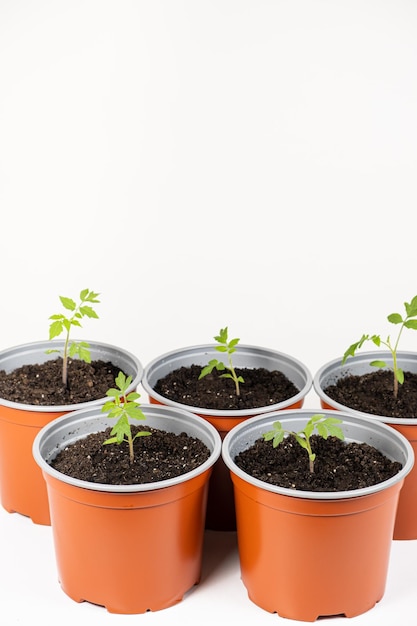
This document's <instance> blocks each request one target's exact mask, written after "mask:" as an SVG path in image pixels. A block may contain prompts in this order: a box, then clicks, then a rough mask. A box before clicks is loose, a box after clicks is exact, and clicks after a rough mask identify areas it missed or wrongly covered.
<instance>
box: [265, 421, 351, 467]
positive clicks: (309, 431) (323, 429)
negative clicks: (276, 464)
mask: <svg viewBox="0 0 417 626" xmlns="http://www.w3.org/2000/svg"><path fill="white" fill-rule="evenodd" d="M341 423H342V420H340V419H338V418H336V417H326V416H325V415H322V414H316V415H312V417H311V418H310V419H309V421H308V422H307V424H306V426H305V428H303V429H302V430H300V431H298V432H294V431H291V430H284V428H283V427H282V424H281V422H274V423H273V425H272V426H273V429H272V430H269V431H268V432H266V433H263V438H264V439H265V441H271V440H272V445H273V446H274V448H276V447H277V446H278V445H279V444H280V443H281V441H283V439H284V436H285V433H287V434H288V435H294V437H295V438H296V440H297V442H298V443H299V444H300V446H301V447H302V448H304V449H305V450H307V453H308V459H309V463H310V472H311V473H313V472H314V461H315V460H316V455H315V454H314V452H313V451H312V450H311V440H310V439H311V435H313V434H314V432H315V431H316V430H317V434H318V435H320V437H323V439H327V438H328V437H329V436H333V437H337V438H338V439H341V440H343V439H344V438H345V436H344V434H343V430H342V429H341V428H340V427H339V426H337V424H341Z"/></svg>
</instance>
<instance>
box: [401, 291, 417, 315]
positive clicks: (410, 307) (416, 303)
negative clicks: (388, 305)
mask: <svg viewBox="0 0 417 626" xmlns="http://www.w3.org/2000/svg"><path fill="white" fill-rule="evenodd" d="M404 304H405V308H406V311H407V316H408V317H415V316H416V315H417V296H414V298H413V299H412V300H411V302H410V304H407V302H405V303H404Z"/></svg>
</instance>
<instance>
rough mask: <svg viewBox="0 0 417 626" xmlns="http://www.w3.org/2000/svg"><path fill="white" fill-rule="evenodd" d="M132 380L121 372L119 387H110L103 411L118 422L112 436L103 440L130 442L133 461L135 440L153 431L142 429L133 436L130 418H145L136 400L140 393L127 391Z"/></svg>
mask: <svg viewBox="0 0 417 626" xmlns="http://www.w3.org/2000/svg"><path fill="white" fill-rule="evenodd" d="M131 382H132V377H131V376H128V377H126V376H125V374H124V373H123V372H119V373H118V375H117V377H116V378H115V383H116V385H117V389H115V388H111V389H108V390H107V392H106V395H107V396H108V397H109V398H111V400H108V401H107V402H106V403H105V404H104V405H103V407H102V411H103V412H108V417H111V418H115V419H117V422H116V424H115V425H114V426H113V428H112V430H111V433H110V438H109V439H106V441H104V442H103V445H105V444H111V443H117V444H119V445H120V444H121V443H123V442H124V441H126V442H127V443H128V444H129V458H130V462H131V463H133V461H134V458H135V455H134V451H133V442H134V441H135V439H136V438H137V437H145V436H147V435H150V434H151V433H150V432H148V431H145V430H140V431H138V432H137V433H136V435H135V436H134V437H133V435H132V429H131V426H130V423H129V419H136V420H144V419H146V418H145V415H144V414H143V412H142V410H141V408H140V406H139V403H138V402H136V400H137V399H138V398H140V394H138V393H136V391H131V392H130V393H127V390H128V387H129V385H130V383H131Z"/></svg>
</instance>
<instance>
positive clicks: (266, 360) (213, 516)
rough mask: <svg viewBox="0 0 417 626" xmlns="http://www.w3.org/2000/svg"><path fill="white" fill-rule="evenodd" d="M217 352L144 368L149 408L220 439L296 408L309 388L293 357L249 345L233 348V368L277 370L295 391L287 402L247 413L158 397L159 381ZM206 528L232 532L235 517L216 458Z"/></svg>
mask: <svg viewBox="0 0 417 626" xmlns="http://www.w3.org/2000/svg"><path fill="white" fill-rule="evenodd" d="M218 358H219V352H218V351H217V350H216V347H215V345H213V344H206V345H200V346H191V347H187V348H180V349H177V350H173V351H171V352H167V353H166V354H163V355H161V356H158V357H157V358H155V359H154V360H153V361H151V362H150V363H149V364H148V365H147V366H145V368H144V372H143V377H142V386H143V388H144V389H145V391H146V392H147V393H148V397H149V401H150V402H151V403H153V404H164V405H167V406H172V407H177V408H181V409H184V410H188V411H192V412H193V413H196V414H197V415H200V416H201V417H203V418H204V419H206V420H207V421H208V422H210V423H211V424H212V425H213V426H215V428H216V429H217V430H218V432H219V433H220V436H221V437H222V439H223V438H224V437H225V435H226V434H227V433H228V432H229V431H230V430H231V429H232V428H233V427H234V426H236V425H237V424H240V423H241V422H242V421H244V420H247V419H249V418H252V417H253V416H255V415H259V414H261V413H265V412H266V411H276V410H282V409H286V408H299V407H302V405H303V403H304V399H305V396H306V395H307V393H308V392H309V391H310V389H311V387H312V382H313V379H312V375H311V374H310V372H309V370H308V368H307V367H306V366H305V365H304V364H303V363H301V362H300V361H298V360H297V359H295V358H294V357H292V356H290V355H288V354H284V353H282V352H277V351H275V350H271V349H268V348H262V347H259V346H249V345H240V344H239V345H237V346H236V352H235V353H234V354H233V364H234V366H235V367H237V368H265V369H267V370H270V371H274V370H278V371H280V372H282V373H283V374H285V375H286V376H287V378H288V379H289V380H290V381H291V382H292V383H293V384H294V385H295V386H296V387H297V389H298V390H299V391H298V393H297V394H296V395H294V396H292V397H291V398H288V399H287V400H284V401H282V402H279V403H276V404H271V405H269V406H264V407H256V408H253V409H248V410H227V411H226V410H225V411H220V410H214V409H207V408H205V407H197V406H189V405H186V404H182V403H180V402H175V401H173V400H171V399H169V398H165V397H164V396H161V395H160V394H159V393H157V392H156V391H155V385H156V383H157V381H158V380H159V379H161V378H164V377H165V376H167V375H168V374H169V373H170V372H172V371H174V370H176V369H178V368H180V367H190V366H191V365H201V367H204V366H205V365H207V363H208V362H209V361H210V360H211V359H218ZM206 528H208V529H210V530H219V531H235V530H236V514H235V504H234V498H233V485H232V482H231V479H230V473H229V471H228V469H227V468H226V466H225V465H224V462H223V459H222V458H221V457H220V458H219V460H218V461H217V463H216V464H215V466H214V468H213V473H212V477H211V480H210V488H209V495H208V503H207V517H206Z"/></svg>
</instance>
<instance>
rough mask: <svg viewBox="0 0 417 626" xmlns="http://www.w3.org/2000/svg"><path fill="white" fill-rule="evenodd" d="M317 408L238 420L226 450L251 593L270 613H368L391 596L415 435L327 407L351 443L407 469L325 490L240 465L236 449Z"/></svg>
mask: <svg viewBox="0 0 417 626" xmlns="http://www.w3.org/2000/svg"><path fill="white" fill-rule="evenodd" d="M315 413H317V411H308V410H305V409H301V410H299V411H283V412H276V413H273V414H266V415H263V416H259V417H255V418H253V419H252V420H250V421H246V422H244V423H242V424H239V425H238V426H236V427H235V428H233V429H232V430H231V431H230V432H229V433H228V434H227V435H226V437H225V439H224V441H223V448H222V457H223V459H224V461H225V463H226V465H227V467H228V468H229V469H230V472H231V476H232V480H233V485H234V492H235V500H236V518H237V539H238V549H239V558H240V567H241V577H242V581H243V583H244V585H245V587H246V589H247V592H248V596H249V598H250V599H251V600H252V601H253V602H254V603H255V604H257V605H258V606H260V607H261V608H263V609H265V610H266V611H269V612H271V613H274V612H276V613H278V615H280V616H281V617H286V618H289V619H294V620H299V621H306V622H312V621H315V620H316V619H317V618H318V617H320V616H333V615H345V616H346V617H353V616H355V615H360V614H361V613H364V612H366V611H368V610H369V609H371V608H372V607H373V606H374V605H375V603H377V602H378V601H380V600H381V599H382V597H383V595H384V592H385V586H386V578H387V571H388V565H389V557H390V549H391V545H392V532H393V527H394V520H395V513H396V509H397V503H398V496H399V493H400V490H401V487H402V485H403V482H404V478H405V476H406V475H407V474H408V473H409V472H410V470H411V467H412V465H413V462H414V453H413V449H412V447H411V445H410V444H409V442H408V441H407V439H406V438H405V437H403V436H402V435H401V434H400V433H398V432H395V431H393V430H392V429H391V428H389V427H388V426H386V425H385V424H382V423H379V422H377V421H372V420H369V419H366V418H360V417H356V416H351V415H350V414H347V413H339V412H337V411H326V413H325V414H326V415H328V416H331V415H332V416H336V417H338V418H340V419H342V420H343V424H342V428H343V431H344V433H345V437H346V440H347V441H359V442H366V443H369V444H370V445H372V446H374V447H376V448H378V449H379V450H381V452H383V453H384V454H386V455H387V456H388V457H389V458H391V459H392V460H395V461H399V462H400V463H401V464H402V466H403V467H402V470H401V471H400V472H399V473H398V474H397V475H396V476H394V477H393V478H391V479H389V480H387V481H384V482H383V483H380V484H378V485H375V486H374V487H367V488H364V489H357V490H352V491H344V492H320V493H316V492H307V491H296V490H292V489H284V488H280V487H275V486H273V485H269V484H267V483H264V482H262V481H260V480H257V479H254V478H252V477H251V476H250V475H249V474H247V473H245V472H243V471H242V470H241V469H240V468H239V467H238V466H237V465H236V464H235V462H234V459H235V457H236V455H237V454H238V453H239V452H241V451H242V450H245V449H246V448H248V447H250V446H251V445H252V444H253V443H254V442H255V440H256V439H258V438H260V437H262V434H263V433H264V432H266V431H268V430H271V428H272V425H273V422H274V421H277V420H279V421H280V422H281V423H282V425H283V427H284V428H285V429H287V430H294V431H299V430H301V429H302V428H304V426H305V424H306V423H307V421H308V420H309V419H310V418H311V416H312V415H313V414H315ZM271 445H272V443H271Z"/></svg>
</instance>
